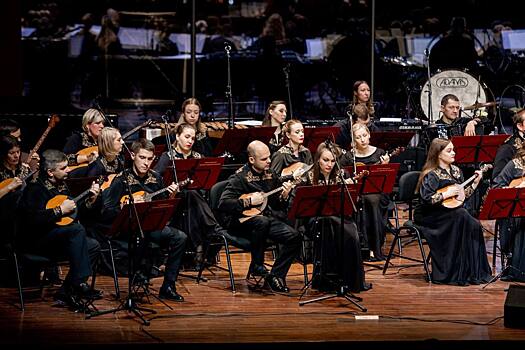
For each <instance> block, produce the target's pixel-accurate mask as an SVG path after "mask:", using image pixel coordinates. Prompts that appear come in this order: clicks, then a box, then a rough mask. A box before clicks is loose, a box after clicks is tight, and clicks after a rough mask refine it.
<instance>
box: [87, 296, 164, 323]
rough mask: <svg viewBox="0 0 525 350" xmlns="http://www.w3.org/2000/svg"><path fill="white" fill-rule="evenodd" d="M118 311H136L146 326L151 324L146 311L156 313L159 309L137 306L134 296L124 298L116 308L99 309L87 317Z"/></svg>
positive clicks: (136, 314)
mask: <svg viewBox="0 0 525 350" xmlns="http://www.w3.org/2000/svg"><path fill="white" fill-rule="evenodd" d="M118 311H127V312H132V313H134V314H135V316H137V317H138V318H140V319H141V321H142V323H143V324H144V325H145V326H149V325H150V321H148V320H147V319H145V318H144V313H145V312H149V313H152V314H156V313H157V311H155V310H152V309H148V308H145V307H140V306H137V303H136V301H135V300H133V299H132V298H126V300H124V301H123V302H122V303H121V304H120V305H119V306H118V307H116V308H114V309H110V310H105V311H97V312H94V313H91V314H89V315H87V316H86V319H90V318H92V317H96V316H100V315H106V314H110V313H116V312H118Z"/></svg>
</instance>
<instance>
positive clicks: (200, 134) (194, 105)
mask: <svg viewBox="0 0 525 350" xmlns="http://www.w3.org/2000/svg"><path fill="white" fill-rule="evenodd" d="M201 111H202V107H201V104H200V102H199V101H198V100H197V99H196V98H188V99H186V100H184V102H183V103H182V111H181V114H180V117H179V120H178V122H177V124H182V123H187V124H189V125H191V126H193V128H194V129H195V145H194V148H195V151H197V152H199V153H200V154H202V155H204V156H210V155H211V153H212V147H211V144H210V140H209V138H208V131H207V130H208V129H207V127H206V125H204V123H203V122H202V120H201Z"/></svg>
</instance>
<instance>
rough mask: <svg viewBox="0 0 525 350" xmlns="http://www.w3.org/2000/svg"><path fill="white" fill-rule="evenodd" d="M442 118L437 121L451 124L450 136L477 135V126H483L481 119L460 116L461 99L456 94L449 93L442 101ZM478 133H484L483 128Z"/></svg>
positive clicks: (442, 123) (447, 124)
mask: <svg viewBox="0 0 525 350" xmlns="http://www.w3.org/2000/svg"><path fill="white" fill-rule="evenodd" d="M440 109H441V113H442V114H441V118H439V119H438V120H437V121H436V124H441V125H445V126H449V127H450V128H449V131H448V133H449V135H448V136H449V137H452V136H475V135H476V126H478V125H479V126H480V127H481V126H482V123H481V119H480V118H479V117H475V118H473V119H471V118H467V117H464V116H460V111H461V107H460V101H459V98H458V97H457V96H456V95H453V94H447V95H445V96H443V98H442V99H441V103H440ZM478 134H483V131H482V130H478Z"/></svg>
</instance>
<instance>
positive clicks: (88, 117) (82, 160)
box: [63, 108, 104, 177]
mask: <svg viewBox="0 0 525 350" xmlns="http://www.w3.org/2000/svg"><path fill="white" fill-rule="evenodd" d="M103 128H104V117H103V116H102V114H101V113H100V112H99V111H98V110H96V109H94V108H90V109H88V110H87V111H86V112H85V113H84V115H83V116H82V131H81V132H73V134H72V135H71V136H70V137H68V139H67V141H66V144H65V146H64V149H63V151H64V153H65V154H67V161H68V165H70V166H77V165H82V167H77V168H74V170H73V171H72V172H71V174H70V177H72V176H73V177H82V176H85V175H86V171H87V167H86V166H87V165H88V163H91V162H92V161H94V160H95V159H96V158H97V156H98V152H97V151H96V150H91V149H92V148H95V147H96V146H97V144H98V136H99V135H100V131H101V130H102V129H103ZM83 150H91V151H89V152H87V154H83V153H85V152H80V154H78V152H79V151H83Z"/></svg>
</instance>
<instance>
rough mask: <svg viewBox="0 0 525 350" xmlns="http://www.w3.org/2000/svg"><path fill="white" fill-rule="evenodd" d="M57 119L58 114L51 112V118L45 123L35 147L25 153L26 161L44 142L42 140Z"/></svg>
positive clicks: (56, 122)
mask: <svg viewBox="0 0 525 350" xmlns="http://www.w3.org/2000/svg"><path fill="white" fill-rule="evenodd" d="M59 121H60V118H59V117H58V115H56V114H53V115H52V116H51V118H50V119H49V122H48V123H47V128H46V130H45V131H44V133H43V134H42V136H40V138H39V139H38V141H37V142H36V144H35V147H33V149H32V150H31V151H29V154H28V155H27V162H30V161H31V158H32V157H33V156H34V155H35V153H36V152H38V150H39V149H40V146H42V144H43V143H44V140H45V139H46V137H47V135H48V134H49V132H50V131H51V129H53V128H54V127H55V126H56V125H57V124H58V122H59Z"/></svg>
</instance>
